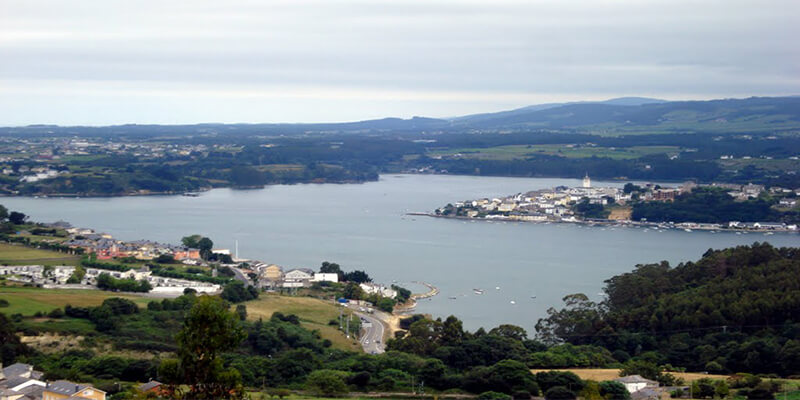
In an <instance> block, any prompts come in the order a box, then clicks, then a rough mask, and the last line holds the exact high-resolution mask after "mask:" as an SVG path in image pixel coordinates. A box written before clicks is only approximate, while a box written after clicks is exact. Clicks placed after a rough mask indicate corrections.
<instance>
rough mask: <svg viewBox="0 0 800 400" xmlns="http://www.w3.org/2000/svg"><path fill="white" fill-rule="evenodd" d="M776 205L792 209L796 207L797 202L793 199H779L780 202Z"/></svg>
mask: <svg viewBox="0 0 800 400" xmlns="http://www.w3.org/2000/svg"><path fill="white" fill-rule="evenodd" d="M778 205H780V206H781V207H794V206H796V205H797V200H795V199H781V201H779V202H778Z"/></svg>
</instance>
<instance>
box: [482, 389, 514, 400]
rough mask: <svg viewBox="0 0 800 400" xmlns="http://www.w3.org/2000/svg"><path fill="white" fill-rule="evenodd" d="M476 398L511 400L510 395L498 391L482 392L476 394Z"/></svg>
mask: <svg viewBox="0 0 800 400" xmlns="http://www.w3.org/2000/svg"><path fill="white" fill-rule="evenodd" d="M478 400H511V396H509V395H507V394H505V393H499V392H492V391H488V392H483V393H481V394H480V395H478Z"/></svg>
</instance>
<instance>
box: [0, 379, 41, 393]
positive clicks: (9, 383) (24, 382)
mask: <svg viewBox="0 0 800 400" xmlns="http://www.w3.org/2000/svg"><path fill="white" fill-rule="evenodd" d="M28 386H40V387H45V386H47V384H46V383H44V382H42V381H40V380H38V379H33V378H30V377H27V378H26V377H22V376H16V377H11V378H8V379H6V380H4V381H0V388H2V389H10V390H15V391H17V392H22V390H23V389H25V388H27V387H28Z"/></svg>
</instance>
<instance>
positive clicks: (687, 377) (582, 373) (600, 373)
mask: <svg viewBox="0 0 800 400" xmlns="http://www.w3.org/2000/svg"><path fill="white" fill-rule="evenodd" d="M543 371H567V372H572V373H574V374H575V375H578V377H580V378H581V379H591V380H593V381H598V382H599V381H610V380H613V379H617V378H619V371H620V370H618V369H615V368H585V369H584V368H568V369H532V370H531V372H532V373H534V374H535V373H537V372H543ZM670 373H671V374H672V375H674V376H675V377H676V378H682V379H683V380H684V381H686V382H693V381H696V380H698V379H703V378H711V379H727V378H728V375H714V374H700V373H694V372H670Z"/></svg>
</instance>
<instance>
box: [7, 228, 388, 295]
mask: <svg viewBox="0 0 800 400" xmlns="http://www.w3.org/2000/svg"><path fill="white" fill-rule="evenodd" d="M31 231H32V232H31ZM31 231H19V232H17V234H16V235H15V236H14V238H15V239H16V240H17V241H23V242H24V241H25V237H26V235H31V233H35V234H37V235H39V236H47V235H50V236H52V237H53V238H52V239H50V240H42V241H39V242H35V243H30V241H27V242H26V243H24V244H27V245H33V246H35V247H41V248H49V249H54V250H58V251H62V252H66V253H70V254H76V255H83V256H86V260H84V261H83V262H81V263H80V264H81V265H77V266H72V265H49V266H45V265H4V266H0V276H3V277H5V278H6V279H8V280H11V281H16V282H20V283H28V284H34V285H37V286H41V287H43V288H47V289H81V288H94V287H97V286H102V285H101V284H99V282H100V281H101V276H102V275H107V276H108V277H110V278H113V279H116V280H125V281H135V282H147V284H148V287H147V290H142V291H146V292H149V293H151V294H153V295H161V296H165V297H177V296H180V295H182V294H184V293H185V292H186V291H187V290H192V291H194V292H197V293H208V294H218V293H220V292H221V290H222V286H223V284H224V283H226V282H227V281H228V280H229V279H228V278H232V279H235V280H238V281H241V282H242V283H243V284H244V285H246V286H254V287H256V288H258V289H260V290H267V291H276V290H279V291H281V290H283V291H292V290H295V291H296V290H298V289H302V288H310V287H312V286H313V285H314V284H323V283H339V282H340V278H341V277H342V275H341V271H333V272H315V271H314V270H312V269H310V268H284V267H282V266H279V265H276V264H269V263H264V262H262V261H258V260H251V259H243V258H239V257H238V254H236V253H238V251H237V252H235V253H234V254H233V257H232V254H231V251H230V250H229V249H221V248H210V249H203V248H196V247H190V246H186V245H180V246H179V245H172V244H165V243H158V242H154V241H149V240H138V241H122V240H118V239H115V238H113V237H112V236H111V235H109V234H106V233H97V232H95V231H94V230H92V229H88V228H74V227H72V226H71V225H70V224H69V223H66V222H63V221H59V222H56V223H49V224H39V225H37V227H36V228H33V229H31ZM56 235H62V236H63V235H66V236H67V237H60V238H59V237H57V236H56ZM197 236H198V235H195V237H187V238H184V241H186V240H187V239H192V240H195V239H196V237H197ZM15 239H11V240H15ZM209 241H210V240H209ZM197 242H199V246H200V247H202V246H206V245H207V244H205V243H203V242H202V240H199V241H197ZM212 243H213V242H212ZM191 244H193V245H194V243H191ZM118 261H123V262H129V263H131V264H130V266H129V267H122V268H120V267H119V264H117V263H116V262H118ZM123 264H124V263H123ZM161 264H168V265H169V264H173V265H177V264H181V265H182V267H178V268H176V267H168V268H166V269H162V267H161ZM331 265H335V264H331ZM336 268H338V266H337V267H336ZM323 269H324V267H323ZM359 272H360V271H359ZM176 274H178V275H177V276H180V278H178V277H176ZM359 278H361V279H351V280H354V281H355V282H356V283H357V284H358V285H359V288H360V289H361V290H362V291H363V293H365V294H367V295H376V296H379V297H384V298H390V299H393V298H395V297H397V295H398V291H397V290H396V289H394V288H392V287H390V286H386V285H383V284H378V283H373V282H371V280H370V279H369V278H368V276H367V275H366V274H365V273H363V277H362V276H359ZM137 291H138V290H137Z"/></svg>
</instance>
